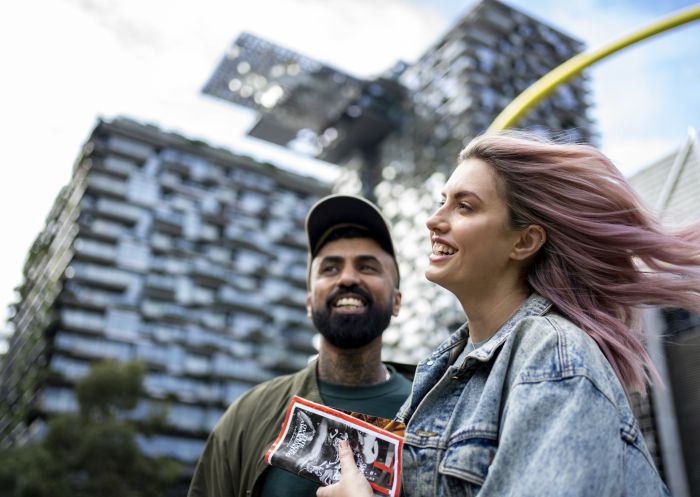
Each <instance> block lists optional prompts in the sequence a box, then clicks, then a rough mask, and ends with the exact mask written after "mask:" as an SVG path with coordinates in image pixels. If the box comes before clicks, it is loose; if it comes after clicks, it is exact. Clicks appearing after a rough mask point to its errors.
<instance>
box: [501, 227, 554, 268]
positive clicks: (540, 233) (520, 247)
mask: <svg viewBox="0 0 700 497" xmlns="http://www.w3.org/2000/svg"><path fill="white" fill-rule="evenodd" d="M546 241H547V232H546V231H545V230H544V228H543V227H542V226H540V225H539V224H531V225H529V226H528V227H527V228H525V229H522V230H519V231H518V239H517V240H516V242H515V244H514V245H513V249H512V250H511V252H510V257H511V259H514V260H516V261H524V260H526V259H529V258H530V257H532V256H534V255H535V254H536V253H537V251H538V250H539V249H540V248H542V245H544V242H546Z"/></svg>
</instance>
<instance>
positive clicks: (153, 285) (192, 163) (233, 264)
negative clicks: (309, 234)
mask: <svg viewBox="0 0 700 497" xmlns="http://www.w3.org/2000/svg"><path fill="white" fill-rule="evenodd" d="M329 190H330V187H329V185H327V184H325V183H322V182H320V181H317V180H315V179H312V178H309V177H302V176H299V175H297V174H294V173H291V172H288V171H285V170H282V169H279V168H277V167H275V166H273V165H271V164H266V163H261V162H258V161H256V160H253V159H251V158H248V157H244V156H240V155H236V154H234V153H231V152H228V151H226V150H223V149H218V148H214V147H211V146H208V145H206V144H204V143H202V142H200V141H195V140H190V139H187V138H184V137H182V136H179V135H176V134H173V133H166V132H163V131H160V130H159V129H157V128H155V127H153V126H149V125H143V124H139V123H136V122H134V121H131V120H127V119H121V118H120V119H116V120H113V121H100V122H99V123H98V124H97V126H96V127H95V129H94V131H93V132H92V134H91V136H90V138H89V139H88V141H87V143H86V144H85V146H84V148H83V152H82V154H81V155H80V157H79V158H78V160H77V162H76V164H75V166H74V170H73V176H72V179H71V181H70V184H69V185H68V186H66V187H65V188H64V189H63V190H62V191H61V193H60V195H59V196H58V198H57V200H56V202H55V204H54V207H53V209H52V211H51V213H50V215H49V217H48V219H47V223H46V227H45V229H44V230H43V231H42V232H41V234H40V235H39V236H38V237H37V239H36V241H35V243H34V246H33V247H32V249H31V252H30V255H29V257H28V258H27V261H26V264H25V267H24V282H23V284H22V286H21V288H20V300H19V302H17V304H16V306H15V307H16V308H15V313H14V316H13V317H12V319H11V323H12V326H13V327H14V335H13V336H12V337H11V341H10V347H9V350H8V353H7V355H6V357H5V360H4V363H3V369H2V383H1V384H0V385H1V386H0V409H1V410H0V437H1V438H2V440H3V442H5V443H8V442H12V441H21V440H22V439H26V438H28V437H31V436H32V434H33V433H35V432H37V431H40V430H41V428H42V426H43V421H44V420H45V419H46V418H47V417H49V416H51V415H53V414H56V413H61V412H66V411H73V410H75V409H76V407H77V402H76V398H75V394H74V389H73V387H74V384H75V382H76V380H78V379H79V378H81V377H82V376H83V375H85V374H86V373H87V372H88V369H89V367H90V365H91V363H93V362H95V361H98V360H101V359H116V360H120V361H126V360H131V359H136V360H140V361H143V362H144V363H145V364H146V366H147V373H146V376H145V389H146V392H147V395H148V397H147V398H144V399H143V400H142V401H141V403H140V404H139V406H138V408H137V410H136V416H147V415H148V414H149V413H150V412H153V411H156V412H158V411H162V410H164V409H165V410H166V411H167V422H168V425H169V427H168V430H167V433H159V434H156V435H153V436H151V437H141V438H140V440H139V443H140V444H141V446H142V448H143V450H144V452H145V453H146V454H150V455H170V456H174V457H176V458H178V459H180V460H181V461H183V462H185V463H194V462H195V461H196V458H197V457H198V456H199V453H200V451H201V448H202V446H203V443H204V439H205V438H206V435H207V434H208V432H209V431H210V429H211V428H212V427H213V425H214V424H215V422H216V421H217V420H218V419H219V417H220V416H221V414H222V413H223V411H224V409H225V408H226V407H227V406H228V404H229V403H230V402H231V401H232V400H234V399H235V398H236V397H237V396H238V395H240V394H241V393H242V392H244V391H246V390H247V389H248V388H250V386H251V385H253V384H255V383H258V382H260V381H263V380H267V379H269V378H271V377H273V376H276V375H278V374H282V373H287V372H291V371H295V370H297V369H299V368H301V367H303V366H304V365H306V363H307V360H308V358H309V357H310V356H311V355H312V354H314V353H315V350H314V348H313V347H312V345H311V343H312V336H313V334H314V331H313V329H312V327H311V324H310V323H309V321H308V319H307V317H306V313H305V311H304V302H305V295H306V265H307V255H306V242H305V237H304V228H303V220H304V217H305V214H306V211H307V210H308V208H309V207H310V206H311V205H312V204H313V203H314V202H315V201H316V200H317V199H318V198H320V197H321V196H323V195H325V194H327V193H329Z"/></svg>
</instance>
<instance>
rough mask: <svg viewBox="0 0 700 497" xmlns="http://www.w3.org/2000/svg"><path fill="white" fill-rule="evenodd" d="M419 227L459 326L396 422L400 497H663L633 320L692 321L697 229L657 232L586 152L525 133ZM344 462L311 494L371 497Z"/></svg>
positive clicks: (484, 150)
mask: <svg viewBox="0 0 700 497" xmlns="http://www.w3.org/2000/svg"><path fill="white" fill-rule="evenodd" d="M427 226H428V229H429V231H430V241H431V245H432V253H431V254H430V265H429V267H428V270H427V272H426V277H427V278H428V279H429V280H430V281H432V282H434V283H437V284H438V285H440V286H443V287H445V288H447V289H448V290H450V291H451V292H452V293H454V294H455V296H456V297H457V298H458V299H459V302H460V303H461V305H462V307H463V308H464V312H465V313H466V315H467V316H468V323H467V324H465V325H464V326H463V327H462V328H461V329H459V330H458V331H457V332H455V333H454V334H453V335H452V336H451V337H450V338H449V339H448V340H446V341H445V342H444V343H443V344H442V345H441V346H439V347H438V348H437V350H436V351H435V352H434V353H433V354H432V355H431V356H430V357H428V358H427V359H425V360H424V361H422V362H421V363H420V364H419V365H418V370H417V372H416V377H415V380H414V385H413V390H412V394H411V397H410V398H409V399H408V400H407V402H406V404H405V405H404V406H403V408H402V409H401V411H400V412H399V414H398V415H397V418H398V419H399V420H401V421H404V422H407V423H408V427H407V430H406V437H405V449H404V452H403V479H402V488H403V492H404V495H406V496H408V497H413V496H471V495H477V494H478V495H479V496H540V497H541V496H557V497H559V496H569V495H572V496H595V497H599V496H606V497H609V496H657V495H668V492H667V490H666V488H665V486H664V484H663V483H662V481H661V479H660V478H659V476H658V473H657V471H656V469H655V468H654V465H653V462H652V460H651V458H650V456H649V453H648V451H647V449H646V447H645V444H644V441H643V438H642V435H641V434H640V431H639V428H638V426H637V424H636V421H635V418H634V416H633V414H632V411H631V409H630V407H629V403H628V401H627V396H626V393H629V392H633V391H644V385H645V383H646V382H647V380H648V377H647V372H648V371H649V372H652V375H653V374H654V367H653V365H652V363H651V361H650V359H649V356H648V355H647V353H646V351H645V349H644V347H643V345H642V343H641V332H640V325H639V320H638V319H637V317H638V316H637V311H638V309H639V307H640V306H642V305H673V306H678V307H684V308H687V309H690V310H693V311H700V294H699V293H698V289H700V239H699V236H698V233H700V230H698V229H697V226H694V227H692V229H691V228H688V229H686V230H679V231H677V232H674V233H670V232H667V231H665V230H664V229H663V228H661V226H660V225H659V224H658V222H657V221H656V220H654V219H653V218H652V217H651V215H650V214H649V213H647V212H646V211H645V209H644V208H643V206H642V205H641V204H640V202H639V200H638V199H637V197H636V196H635V194H634V192H633V191H632V189H631V188H630V186H629V185H628V183H627V182H626V181H625V180H624V178H623V176H622V175H621V173H620V172H619V171H618V170H617V169H616V168H615V167H614V166H613V165H612V163H611V162H610V161H609V160H608V159H607V158H606V157H605V156H603V155H602V154H601V153H600V152H598V151H597V150H595V149H594V148H592V147H589V146H583V145H562V144H553V143H550V142H546V141H544V140H541V139H538V138H534V137H532V136H528V135H523V134H509V135H500V136H483V137H480V138H477V139H475V140H474V141H473V142H471V143H470V144H469V145H468V146H467V147H466V148H465V149H464V150H463V151H462V153H461V154H460V157H459V166H458V167H457V169H456V170H455V171H454V173H453V174H452V176H451V177H450V178H449V180H448V181H447V184H446V185H445V188H444V191H443V201H442V203H441V204H440V206H439V208H438V209H437V211H436V212H435V213H434V214H433V215H432V216H431V217H430V219H429V220H428V222H427ZM342 455H343V457H342V461H343V464H344V465H343V470H344V473H343V475H344V476H343V478H342V479H341V482H340V483H338V484H336V485H333V486H330V487H326V488H323V489H320V490H319V491H318V494H317V495H319V496H321V497H328V496H335V495H346V496H352V497H357V496H359V495H368V496H369V495H372V493H371V490H370V489H369V487H368V486H367V485H366V482H364V481H363V480H362V478H361V475H359V474H358V473H357V472H355V471H354V464H352V456H351V455H349V454H348V451H347V450H344V451H343V452H342ZM358 475H359V476H358Z"/></svg>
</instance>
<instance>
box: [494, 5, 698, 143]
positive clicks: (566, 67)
mask: <svg viewBox="0 0 700 497" xmlns="http://www.w3.org/2000/svg"><path fill="white" fill-rule="evenodd" d="M698 19H700V4H696V5H694V6H692V7H689V8H687V9H683V10H680V11H678V12H676V13H674V14H671V15H669V16H668V17H664V18H663V19H660V20H658V21H655V22H653V23H652V24H650V25H648V26H646V27H644V28H642V29H640V30H639V31H635V32H634V33H631V34H628V35H627V36H624V37H622V38H620V39H619V40H616V41H613V42H612V43H609V44H607V45H605V46H603V47H601V48H598V49H596V50H591V51H588V52H581V53H580V54H578V55H575V56H573V57H572V58H570V59H569V60H567V61H566V62H564V63H563V64H561V65H559V66H557V67H555V68H554V69H552V70H551V71H550V72H548V73H547V74H545V75H544V76H542V77H541V78H540V79H538V80H537V81H535V82H534V83H533V84H532V85H530V86H529V87H528V88H527V89H526V90H525V91H523V92H522V93H521V94H520V95H518V96H517V97H516V98H515V99H514V100H513V101H512V102H511V103H510V104H508V105H507V106H506V108H505V109H503V110H502V111H501V113H500V114H499V115H498V116H497V117H496V119H494V121H493V122H492V123H491V126H489V129H488V131H494V132H495V131H501V130H504V129H506V128H509V127H511V126H513V124H515V123H516V122H517V121H518V120H519V119H520V118H521V117H523V115H524V114H525V113H526V112H527V111H528V110H529V109H530V108H532V107H533V106H535V105H536V104H537V103H539V102H540V101H541V100H542V99H543V98H544V97H546V96H547V95H549V94H550V93H551V92H552V90H554V89H555V88H556V87H557V86H559V85H560V84H562V83H564V82H565V81H567V80H569V79H570V78H572V77H573V76H575V75H576V74H578V73H580V72H581V71H582V70H583V69H585V68H586V67H588V66H590V65H593V64H595V63H596V62H598V61H599V60H600V59H604V58H605V57H607V56H609V55H612V54H614V53H615V52H618V51H620V50H622V49H623V48H626V47H628V46H630V45H634V44H635V43H637V42H640V41H642V40H645V39H646V38H651V37H652V36H655V35H657V34H659V33H662V32H664V31H668V30H669V29H673V28H675V27H678V26H681V25H683V24H687V23H689V22H692V21H695V20H698Z"/></svg>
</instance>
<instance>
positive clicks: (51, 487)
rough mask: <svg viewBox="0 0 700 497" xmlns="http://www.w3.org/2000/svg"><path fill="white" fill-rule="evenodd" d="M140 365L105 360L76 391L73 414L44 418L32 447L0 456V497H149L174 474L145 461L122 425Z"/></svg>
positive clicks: (139, 381) (132, 426)
mask: <svg viewBox="0 0 700 497" xmlns="http://www.w3.org/2000/svg"><path fill="white" fill-rule="evenodd" d="M143 374H144V368H143V365H141V364H140V363H137V362H129V363H118V362H115V361H105V362H101V363H98V364H96V365H95V366H93V368H92V369H91V371H90V373H89V374H88V375H87V376H86V377H85V378H83V379H82V380H81V381H80V382H79V383H78V384H77V386H76V396H77V398H78V403H79V405H80V412H79V413H75V414H66V415H62V416H56V417H54V418H52V419H51V420H50V421H49V423H48V429H47V432H46V436H45V437H44V438H43V440H42V441H41V442H39V443H37V444H34V445H30V446H25V447H17V448H12V449H9V450H5V451H2V452H0V497H5V496H7V497H10V496H12V497H49V496H50V497H63V496H65V497H68V496H71V497H88V496H90V497H94V496H100V497H126V496H129V497H132V496H133V497H156V496H159V497H160V496H162V495H164V494H166V493H167V491H168V489H170V488H172V487H173V485H174V484H175V483H176V481H177V480H178V478H179V476H180V474H181V468H180V465H179V464H178V463H176V462H175V461H172V460H169V459H165V458H158V459H153V458H148V457H146V456H144V455H143V454H142V453H141V451H140V450H139V447H138V444H137V442H136V436H137V434H138V433H139V432H140V431H144V430H147V429H148V423H141V424H137V423H135V422H133V421H130V420H129V418H128V414H129V412H130V411H131V410H133V409H134V408H135V407H136V405H137V404H138V401H139V398H140V396H141V393H142V389H143V386H142V385H143Z"/></svg>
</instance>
